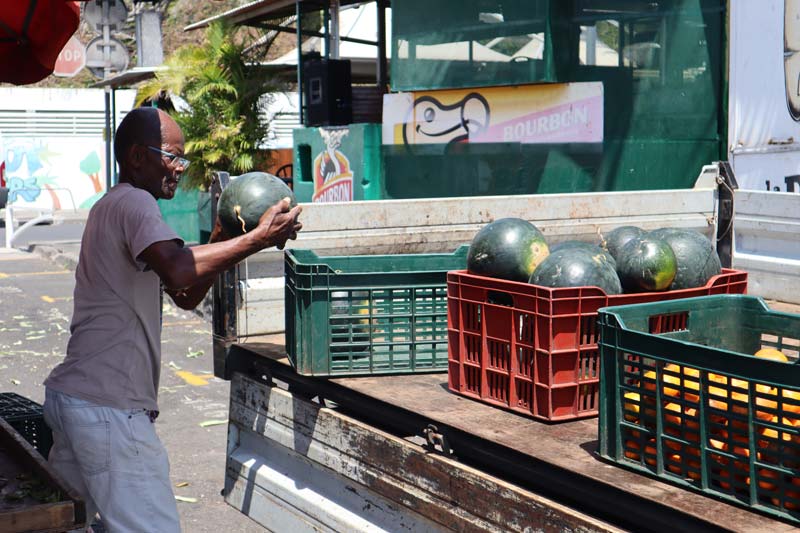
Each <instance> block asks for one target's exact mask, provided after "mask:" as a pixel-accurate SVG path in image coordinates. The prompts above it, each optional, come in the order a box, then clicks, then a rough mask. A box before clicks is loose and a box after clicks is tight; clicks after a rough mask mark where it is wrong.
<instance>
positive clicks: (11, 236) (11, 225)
mask: <svg viewBox="0 0 800 533" xmlns="http://www.w3.org/2000/svg"><path fill="white" fill-rule="evenodd" d="M39 190H40V189H33V188H29V187H28V188H26V187H22V188H19V189H14V191H15V192H24V191H39ZM50 190H51V191H66V193H67V195H68V196H69V201H70V203H71V204H72V211H73V212H77V211H78V207H77V205H76V204H75V197H74V196H73V195H72V191H71V190H69V189H67V188H65V187H50ZM6 194H7V193H6ZM0 207H2V208H4V211H5V214H4V217H3V218H4V221H5V246H4V248H6V249H11V248H12V247H13V245H14V241H15V240H16V239H17V238H19V237H20V236H21V235H22V234H23V233H25V232H26V231H28V230H29V229H30V228H32V227H34V226H36V225H38V224H52V223H53V221H54V220H55V218H54V217H53V213H54V210H53V209H52V208H46V207H22V206H15V205H10V203H8V202H5V204H4V205H3V204H0ZM23 209H24V210H26V211H33V212H38V215H36V216H35V217H33V218H32V219H30V220H28V221H26V222H24V223H23V224H21V225H19V221H18V220H16V216H15V213H14V212H15V211H17V210H23ZM18 226H19V227H18Z"/></svg>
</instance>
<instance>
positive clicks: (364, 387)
mask: <svg viewBox="0 0 800 533" xmlns="http://www.w3.org/2000/svg"><path fill="white" fill-rule="evenodd" d="M222 181H224V180H222ZM798 204H800V195H795V194H788V193H772V192H755V191H744V192H742V191H737V190H735V180H734V179H733V178H732V175H731V173H730V169H729V168H728V167H727V165H726V164H724V163H722V164H716V165H709V166H706V167H704V168H703V169H702V172H701V173H700V175H699V177H698V179H697V182H696V185H695V187H694V188H693V189H687V190H662V191H631V192H604V193H579V194H561V195H531V196H508V197H491V198H458V199H455V198H450V199H448V198H442V199H430V200H413V201H405V200H387V201H371V202H351V203H343V204H309V205H306V206H304V212H303V214H302V219H303V223H304V230H303V232H302V234H301V235H300V236H299V238H298V239H297V241H296V242H292V243H290V245H291V246H293V247H295V248H309V249H313V250H315V251H316V252H318V253H319V254H320V255H360V254H401V253H427V252H442V251H453V250H454V249H455V248H457V247H458V245H461V244H464V243H469V242H470V240H471V239H472V236H473V235H474V234H475V232H476V231H477V230H478V229H479V228H480V227H481V226H482V225H483V224H485V223H487V222H489V221H491V220H493V219H496V218H502V217H508V216H513V217H520V218H524V219H527V220H530V221H532V222H533V223H534V224H536V225H537V227H539V228H540V229H541V230H542V231H543V233H544V234H545V235H546V237H547V238H548V241H549V242H553V243H554V242H559V241H561V240H566V239H580V240H596V238H597V235H598V233H603V232H606V231H609V230H610V229H613V228H614V227H617V226H620V225H626V224H632V225H637V226H640V227H642V228H645V229H655V228H658V227H665V226H672V227H681V228H692V229H696V230H699V231H702V232H703V233H705V234H706V235H708V236H709V237H712V238H713V239H712V240H715V241H716V242H717V250H718V253H719V254H720V257H721V259H722V262H723V266H731V265H732V266H733V267H735V268H743V269H745V270H748V272H749V275H750V278H749V280H750V286H749V293H750V294H755V295H760V296H763V297H765V298H770V299H774V300H777V299H780V300H784V301H786V300H790V301H791V303H775V304H774V305H776V306H778V307H779V308H781V309H783V310H787V309H788V310H792V311H794V312H798V310H799V309H800V308H798V307H797V306H796V305H793V304H800V299H799V298H800V296H799V295H798V293H797V292H793V291H790V290H787V288H789V287H792V288H795V287H797V286H798V285H797V282H798V276H800V268H798V266H799V265H800V261H798V259H800V245H798V242H797V239H796V237H795V236H796V235H797V229H798V222H797V220H796V218H793V217H796V213H798V212H800V211H798V207H799V205H798ZM282 269H283V253H282V252H278V251H277V250H269V251H264V252H261V253H259V254H256V255H254V256H252V257H251V258H249V259H248V260H246V261H244V262H243V263H241V264H240V265H238V266H237V267H236V268H235V269H232V270H231V271H229V272H227V273H225V274H224V275H222V276H220V278H219V279H218V280H217V282H216V284H215V287H214V289H213V335H214V339H213V341H214V372H215V375H217V376H218V377H220V378H223V379H227V380H231V388H230V400H231V401H230V415H229V416H230V419H229V426H228V446H227V458H226V476H225V487H224V490H223V495H224V498H225V500H226V502H227V503H228V504H230V505H231V506H233V507H235V508H236V509H238V510H240V511H241V512H242V513H244V514H246V515H247V516H249V517H251V518H252V519H253V520H255V521H256V522H258V523H259V524H261V525H263V526H264V527H265V528H266V529H268V530H270V531H297V532H299V531H393V532H394V531H415V532H416V531H447V530H455V531H521V532H522V531H525V532H527V531H625V530H635V531H645V530H647V531H676V530H677V531H720V530H731V531H790V530H795V527H793V526H792V525H791V524H789V523H784V522H781V521H778V520H775V519H773V518H771V517H768V516H764V515H761V514H758V513H754V512H750V511H748V510H747V509H743V508H740V507H737V506H734V505H730V504H728V503H724V502H721V501H717V500H714V499H712V498H709V497H706V496H702V495H699V494H694V493H692V492H689V491H687V490H684V489H682V488H679V487H676V486H673V485H670V484H668V483H664V482H660V481H657V480H654V479H650V478H647V477H644V476H641V475H637V474H635V473H632V472H628V471H626V470H623V469H621V468H618V467H616V466H613V465H611V464H608V463H606V462H604V461H602V460H601V459H600V458H599V456H598V455H597V453H596V451H597V448H598V441H597V439H598V431H597V420H596V419H594V418H591V419H584V420H576V421H571V422H565V423H558V424H548V423H542V422H539V421H535V420H532V419H529V418H526V417H523V416H519V415H516V414H514V413H511V412H508V411H504V410H502V409H497V408H493V407H491V406H489V405H486V404H482V403H480V402H476V401H472V400H470V399H467V398H463V397H460V396H458V395H455V394H453V393H451V392H449V390H448V388H447V375H446V374H441V373H428V374H409V375H387V376H368V377H337V378H312V377H305V376H301V375H299V374H297V373H296V372H295V371H294V369H293V368H292V367H291V365H290V364H289V361H288V360H287V357H286V350H285V348H284V336H283V333H282V332H283V329H284V316H283V292H284V278H283V270H282Z"/></svg>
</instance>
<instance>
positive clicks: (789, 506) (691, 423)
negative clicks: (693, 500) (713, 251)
mask: <svg viewBox="0 0 800 533" xmlns="http://www.w3.org/2000/svg"><path fill="white" fill-rule="evenodd" d="M599 328H600V341H599V343H598V344H599V346H600V357H601V364H600V369H601V372H600V380H601V389H600V413H599V414H600V418H599V440H600V454H601V455H602V456H603V457H604V458H606V459H608V460H610V461H613V462H614V463H616V464H617V465H620V466H623V467H625V468H628V469H631V470H635V471H637V472H641V473H644V474H647V475H650V476H654V477H657V478H659V479H662V480H665V481H669V482H672V483H675V484H678V485H681V486H684V487H687V488H690V489H693V490H695V491H698V492H701V493H703V494H705V495H707V496H711V497H715V498H718V499H721V500H725V501H728V502H733V503H736V504H739V505H741V506H745V507H748V508H750V509H752V510H757V511H760V512H762V513H765V514H769V515H772V516H775V517H779V518H782V519H784V520H787V521H790V522H793V523H800V364H797V362H798V350H800V315H794V314H789V313H780V312H776V311H772V310H770V309H769V308H768V307H767V305H766V304H765V303H764V301H763V300H762V299H761V298H757V297H753V296H744V295H719V296H704V297H700V298H689V299H684V300H673V301H667V302H658V303H649V304H639V305H626V306H619V307H607V308H604V309H601V310H600V312H599ZM767 347H770V348H777V349H779V350H781V351H782V352H783V353H784V354H785V355H786V356H787V357H788V359H789V362H780V361H773V360H768V359H763V358H756V357H753V356H752V354H754V353H755V352H756V351H758V350H760V349H762V348H767ZM626 394H627V396H626Z"/></svg>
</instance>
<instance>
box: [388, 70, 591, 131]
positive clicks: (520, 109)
mask: <svg viewBox="0 0 800 533" xmlns="http://www.w3.org/2000/svg"><path fill="white" fill-rule="evenodd" d="M382 137H383V144H406V145H414V144H448V143H453V142H468V143H520V144H532V143H572V142H575V143H600V142H603V84H602V83H601V82H587V83H558V84H536V85H517V86H511V87H484V88H474V89H454V90H442V91H418V92H413V93H396V94H387V95H384V97H383V135H382Z"/></svg>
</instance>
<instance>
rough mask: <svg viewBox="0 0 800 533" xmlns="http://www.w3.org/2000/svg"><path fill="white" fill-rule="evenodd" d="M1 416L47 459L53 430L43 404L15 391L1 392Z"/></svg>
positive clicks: (51, 443)
mask: <svg viewBox="0 0 800 533" xmlns="http://www.w3.org/2000/svg"><path fill="white" fill-rule="evenodd" d="M0 418H2V419H3V420H5V421H6V422H8V424H9V425H10V426H11V427H13V428H14V429H15V430H16V431H17V433H19V434H20V435H22V437H23V438H24V439H25V440H26V441H28V443H29V444H30V445H31V446H33V447H34V448H36V450H37V451H38V452H39V453H40V454H42V457H44V458H45V459H47V455H48V454H49V453H50V448H51V447H52V446H53V432H52V431H50V428H49V427H48V426H47V424H45V422H44V411H43V409H42V406H41V405H39V404H38V403H36V402H34V401H33V400H29V399H28V398H25V397H24V396H20V395H19V394H16V393H14V392H0Z"/></svg>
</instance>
